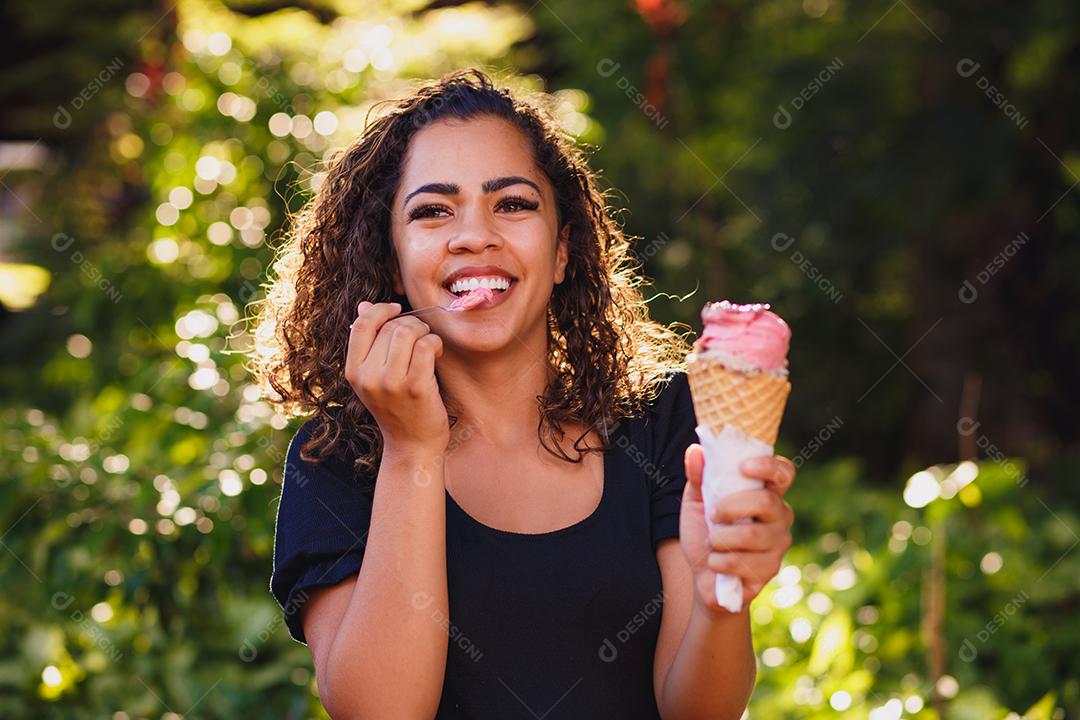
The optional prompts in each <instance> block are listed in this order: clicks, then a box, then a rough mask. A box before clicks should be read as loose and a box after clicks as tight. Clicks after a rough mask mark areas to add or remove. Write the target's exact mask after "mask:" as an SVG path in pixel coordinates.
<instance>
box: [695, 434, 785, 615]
mask: <svg viewBox="0 0 1080 720" xmlns="http://www.w3.org/2000/svg"><path fill="white" fill-rule="evenodd" d="M695 431H696V432H697V436H698V439H699V440H700V441H701V447H702V448H703V449H704V451H705V467H704V469H703V470H702V476H701V495H702V498H703V499H704V501H705V522H706V524H707V525H708V528H709V530H710V531H711V530H712V529H713V528H714V527H717V526H719V525H722V524H723V523H715V522H713V520H712V513H713V510H714V509H715V508H716V506H717V505H718V504H719V503H720V501H721V500H722V499H723V498H725V497H727V496H728V495H730V494H732V493H736V492H742V491H743V490H757V489H760V488H762V487H765V483H764V482H763V481H761V480H751V479H750V478H748V477H746V476H744V475H743V474H742V473H741V472H739V464H740V463H742V461H743V460H746V459H747V458H752V457H759V456H761V455H772V454H773V446H772V445H769V444H767V443H764V442H762V441H761V440H758V439H757V438H756V437H753V436H752V435H747V434H746V433H744V432H743V431H742V430H741V429H740V428H738V427H737V426H735V425H724V427H723V428H721V430H720V433H719V434H717V433H714V432H713V431H712V430H711V429H710V428H708V427H706V426H705V425H698V426H697V427H696V428H695ZM736 522H737V523H740V524H742V523H748V522H753V520H751V519H750V518H742V519H740V520H736ZM742 601H743V589H742V580H740V579H739V578H738V577H736V576H734V575H723V574H719V573H718V574H717V576H716V602H718V603H719V604H720V607H722V608H725V609H726V610H729V611H731V612H733V613H737V612H739V611H740V610H742Z"/></svg>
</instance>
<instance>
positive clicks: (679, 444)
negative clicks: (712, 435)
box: [649, 372, 697, 550]
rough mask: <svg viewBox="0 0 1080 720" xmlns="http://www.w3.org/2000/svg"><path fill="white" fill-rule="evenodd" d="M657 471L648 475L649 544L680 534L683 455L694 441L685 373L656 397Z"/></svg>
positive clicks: (654, 444) (693, 419) (694, 422)
mask: <svg viewBox="0 0 1080 720" xmlns="http://www.w3.org/2000/svg"><path fill="white" fill-rule="evenodd" d="M650 425H651V426H652V427H651V434H652V447H653V453H654V454H653V457H655V458H656V470H655V472H654V473H652V474H651V475H650V477H649V480H650V482H649V492H650V505H651V515H652V543H653V549H654V550H655V548H656V544H657V543H658V542H660V541H661V540H663V539H665V538H672V537H679V510H680V508H681V507H682V494H683V488H684V487H685V486H686V469H685V467H684V465H683V456H684V454H685V453H686V448H687V447H689V446H690V444H691V443H694V442H697V434H696V433H695V432H694V428H695V427H696V426H697V420H696V417H695V415H694V404H693V401H692V400H691V397H690V383H689V381H688V380H687V377H686V373H685V372H679V373H677V374H675V375H673V376H672V378H671V379H670V380H669V381H668V383H667V385H665V386H664V389H663V390H662V391H661V392H660V395H659V396H658V397H657V398H656V401H655V405H654V410H653V417H652V420H651V422H650Z"/></svg>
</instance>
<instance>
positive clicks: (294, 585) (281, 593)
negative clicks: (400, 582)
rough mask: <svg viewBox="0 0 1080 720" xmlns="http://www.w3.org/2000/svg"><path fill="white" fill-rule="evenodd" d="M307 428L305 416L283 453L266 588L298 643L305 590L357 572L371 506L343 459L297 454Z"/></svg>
mask: <svg viewBox="0 0 1080 720" xmlns="http://www.w3.org/2000/svg"><path fill="white" fill-rule="evenodd" d="M312 426H313V421H310V420H309V421H308V422H306V423H304V425H303V426H301V427H300V429H299V430H298V431H297V432H296V434H295V435H294V436H293V438H292V440H291V441H290V443H289V450H288V453H287V454H286V457H285V471H284V478H283V481H282V488H281V498H280V499H279V502H278V510H277V522H276V525H275V530H274V570H273V574H272V575H271V577H270V592H271V593H272V594H273V596H274V598H275V599H276V600H277V602H278V604H279V605H280V606H281V608H282V610H283V612H284V614H285V624H286V626H287V627H288V628H289V634H290V635H292V637H293V638H294V639H296V640H298V641H300V642H302V643H306V642H307V640H306V639H305V638H304V629H303V626H302V625H301V622H300V610H301V609H302V608H303V606H304V603H306V602H307V600H308V597H309V591H310V590H312V589H313V588H316V587H319V586H322V585H334V584H336V583H339V582H341V581H342V580H345V579H346V578H348V577H350V576H353V575H356V574H357V573H358V572H359V571H360V563H361V561H362V560H363V557H364V548H365V545H366V542H367V533H368V527H369V526H370V524H371V507H372V504H371V502H372V501H371V498H370V497H368V496H367V495H366V494H365V493H363V492H362V490H361V484H360V481H361V478H360V477H358V476H356V475H355V474H354V473H352V472H351V471H350V470H349V469H348V468H347V467H346V466H345V465H344V464H343V463H341V462H338V461H334V460H325V461H323V462H320V463H315V462H309V461H307V460H304V459H302V458H301V457H300V448H301V446H302V445H303V444H304V443H305V442H306V441H307V440H308V439H309V437H310V433H311V429H312Z"/></svg>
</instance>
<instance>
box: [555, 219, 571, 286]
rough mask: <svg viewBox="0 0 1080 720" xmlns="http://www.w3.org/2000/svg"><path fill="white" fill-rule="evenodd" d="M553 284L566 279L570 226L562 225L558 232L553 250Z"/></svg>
mask: <svg viewBox="0 0 1080 720" xmlns="http://www.w3.org/2000/svg"><path fill="white" fill-rule="evenodd" d="M555 252H556V257H555V284H556V285H558V284H560V283H561V282H562V281H563V278H565V277H566V263H567V261H568V260H569V258H570V225H568V224H567V225H563V227H562V230H560V231H559V239H558V246H557V247H556V248H555Z"/></svg>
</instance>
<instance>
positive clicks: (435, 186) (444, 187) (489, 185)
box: [402, 175, 543, 205]
mask: <svg viewBox="0 0 1080 720" xmlns="http://www.w3.org/2000/svg"><path fill="white" fill-rule="evenodd" d="M519 183H520V184H525V185H529V186H530V187H532V188H533V189H534V190H536V192H538V193H540V195H541V196H543V193H542V192H540V186H539V185H537V184H536V183H534V182H533V181H532V180H530V179H529V178H525V177H521V176H520V175H507V176H506V177H499V178H492V179H491V180H485V181H484V183H483V184H482V185H481V186H480V187H481V189H482V190H483V191H484V192H485V193H493V192H496V191H498V190H502V189H503V188H504V187H509V186H510V185H517V184H519ZM459 192H461V186H460V185H457V184H456V183H444V182H435V183H427V184H426V185H421V186H420V187H418V188H416V189H415V190H413V191H412V192H411V193H409V194H408V195H406V196H405V201H404V202H403V203H402V205H405V204H406V203H408V202H409V200H411V199H412V198H413V196H414V195H419V194H420V193H436V194H438V195H457V194H458V193H459Z"/></svg>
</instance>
